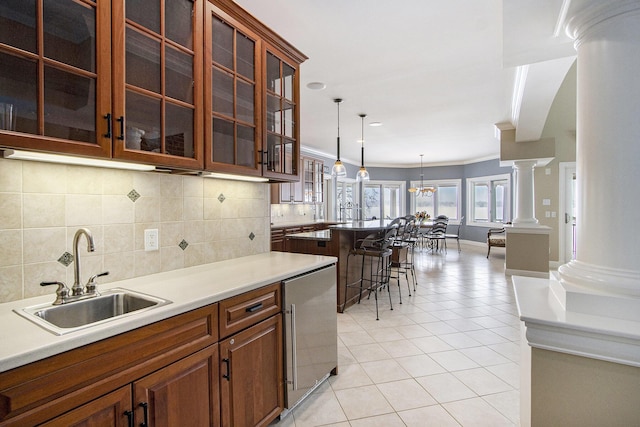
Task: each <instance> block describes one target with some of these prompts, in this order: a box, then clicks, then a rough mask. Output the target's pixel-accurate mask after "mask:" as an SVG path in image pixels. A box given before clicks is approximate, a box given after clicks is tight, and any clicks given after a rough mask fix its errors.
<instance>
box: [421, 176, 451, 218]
mask: <svg viewBox="0 0 640 427" xmlns="http://www.w3.org/2000/svg"><path fill="white" fill-rule="evenodd" d="M420 185H421V183H420V181H412V182H411V186H412V187H418V186H420ZM461 185H462V181H461V180H459V179H448V180H442V181H425V182H424V186H425V187H434V188H435V189H436V192H435V193H433V195H431V196H423V195H421V196H419V195H418V193H410V194H411V196H410V197H411V211H412V212H414V213H415V212H422V211H424V212H426V213H428V214H429V215H430V216H431V217H432V218H435V217H436V216H438V215H446V216H447V217H449V220H452V221H456V220H459V219H460V211H461V209H462V203H461V198H462V195H461V193H462V192H461V191H460V187H461Z"/></svg>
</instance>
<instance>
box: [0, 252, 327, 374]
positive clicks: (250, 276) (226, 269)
mask: <svg viewBox="0 0 640 427" xmlns="http://www.w3.org/2000/svg"><path fill="white" fill-rule="evenodd" d="M336 262H337V259H336V258H334V257H329V256H321V255H306V254H293V253H285V252H267V253H264V254H258V255H250V256H247V257H241V258H235V259H232V260H226V261H220V262H216V263H211V264H204V265H199V266H195V267H188V268H184V269H180V270H172V271H168V272H164V273H157V274H152V275H149V276H142V277H136V278H132V279H125V280H120V281H116V282H110V283H108V284H104V285H102V286H99V289H103V290H106V289H110V288H114V287H120V288H125V289H131V290H134V291H138V292H143V293H146V294H150V295H154V296H158V297H161V298H165V299H168V300H170V301H172V303H171V304H168V305H165V306H162V307H159V308H157V309H154V310H150V311H147V312H144V313H140V314H139V315H133V316H130V317H127V318H122V319H116V320H112V321H110V322H107V323H104V324H102V325H97V326H94V327H91V328H87V329H83V330H79V331H76V332H72V333H69V334H66V335H55V334H53V333H51V332H49V331H47V330H45V329H43V328H41V327H40V326H38V325H36V324H35V323H33V322H31V321H29V320H27V319H25V318H23V317H22V316H20V315H18V314H17V313H15V312H14V309H20V308H24V307H28V306H32V305H36V304H42V303H45V302H49V301H52V297H53V295H45V296H39V297H34V298H29V299H23V300H18V301H12V302H8V303H2V304H0V324H2V325H3V328H2V329H1V330H0V342H2V343H3V345H2V346H1V348H0V372H5V371H8V370H11V369H14V368H17V367H20V366H24V365H27V364H29V363H32V362H35V361H38V360H42V359H45V358H47V357H50V356H54V355H56V354H59V353H63V352H65V351H68V350H72V349H75V348H78V347H82V346H84V345H87V344H91V343H94V342H97V341H100V340H103V339H106V338H109V337H112V336H115V335H118V334H121V333H124V332H128V331H131V330H134V329H137V328H140V327H143V326H146V325H149V324H151V323H155V322H158V321H161V320H164V319H168V318H170V317H173V316H177V315H179V314H182V313H186V312H188V311H191V310H194V309H197V308H200V307H204V306H206V305H208V304H213V303H215V302H218V301H221V300H224V299H226V298H229V297H232V296H235V295H238V294H241V293H244V292H247V291H251V290H253V289H257V288H260V287H262V286H265V285H268V284H271V283H275V282H280V281H282V280H284V279H287V278H290V277H294V276H297V275H300V274H303V273H305V272H307V271H310V270H315V269H318V268H322V267H326V266H329V265H332V264H335V263H336ZM247 264H252V267H251V268H247ZM185 282H187V283H188V286H185V285H184V283H185Z"/></svg>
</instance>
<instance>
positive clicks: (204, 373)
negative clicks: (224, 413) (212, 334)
mask: <svg viewBox="0 0 640 427" xmlns="http://www.w3.org/2000/svg"><path fill="white" fill-rule="evenodd" d="M218 363H219V362H218V345H217V344H214V345H212V346H210V347H207V348H206V349H204V350H201V351H199V352H198V353H196V354H193V355H191V356H189V357H187V358H185V359H183V360H181V361H179V362H176V363H174V364H172V365H169V366H167V367H166V368H164V369H161V370H159V371H157V372H155V373H153V374H151V375H148V376H146V377H144V378H142V379H140V380H138V381H136V382H135V383H133V402H134V405H133V406H134V409H135V423H134V425H145V426H155V427H171V426H194V427H195V426H203V427H204V426H219V425H220V405H219V401H220V397H219V390H218V383H219V381H218V378H219V376H218ZM142 423H143V424H142Z"/></svg>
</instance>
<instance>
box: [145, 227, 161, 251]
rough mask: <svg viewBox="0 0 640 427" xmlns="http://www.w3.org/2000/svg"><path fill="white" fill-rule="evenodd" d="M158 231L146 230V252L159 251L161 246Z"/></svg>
mask: <svg viewBox="0 0 640 427" xmlns="http://www.w3.org/2000/svg"><path fill="white" fill-rule="evenodd" d="M159 240H160V239H159V238H158V229H157V228H150V229H148V230H144V250H145V251H157V250H158V246H159V243H160V242H159Z"/></svg>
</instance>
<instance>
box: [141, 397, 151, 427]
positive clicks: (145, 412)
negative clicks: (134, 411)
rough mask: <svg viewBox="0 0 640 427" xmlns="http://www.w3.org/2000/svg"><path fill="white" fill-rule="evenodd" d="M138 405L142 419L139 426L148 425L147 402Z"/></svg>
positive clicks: (144, 426)
mask: <svg viewBox="0 0 640 427" xmlns="http://www.w3.org/2000/svg"><path fill="white" fill-rule="evenodd" d="M139 406H141V407H142V411H143V412H142V417H143V420H144V421H143V422H142V424H140V427H149V404H148V403H147V402H142V403H141V404H140V405H139Z"/></svg>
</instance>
